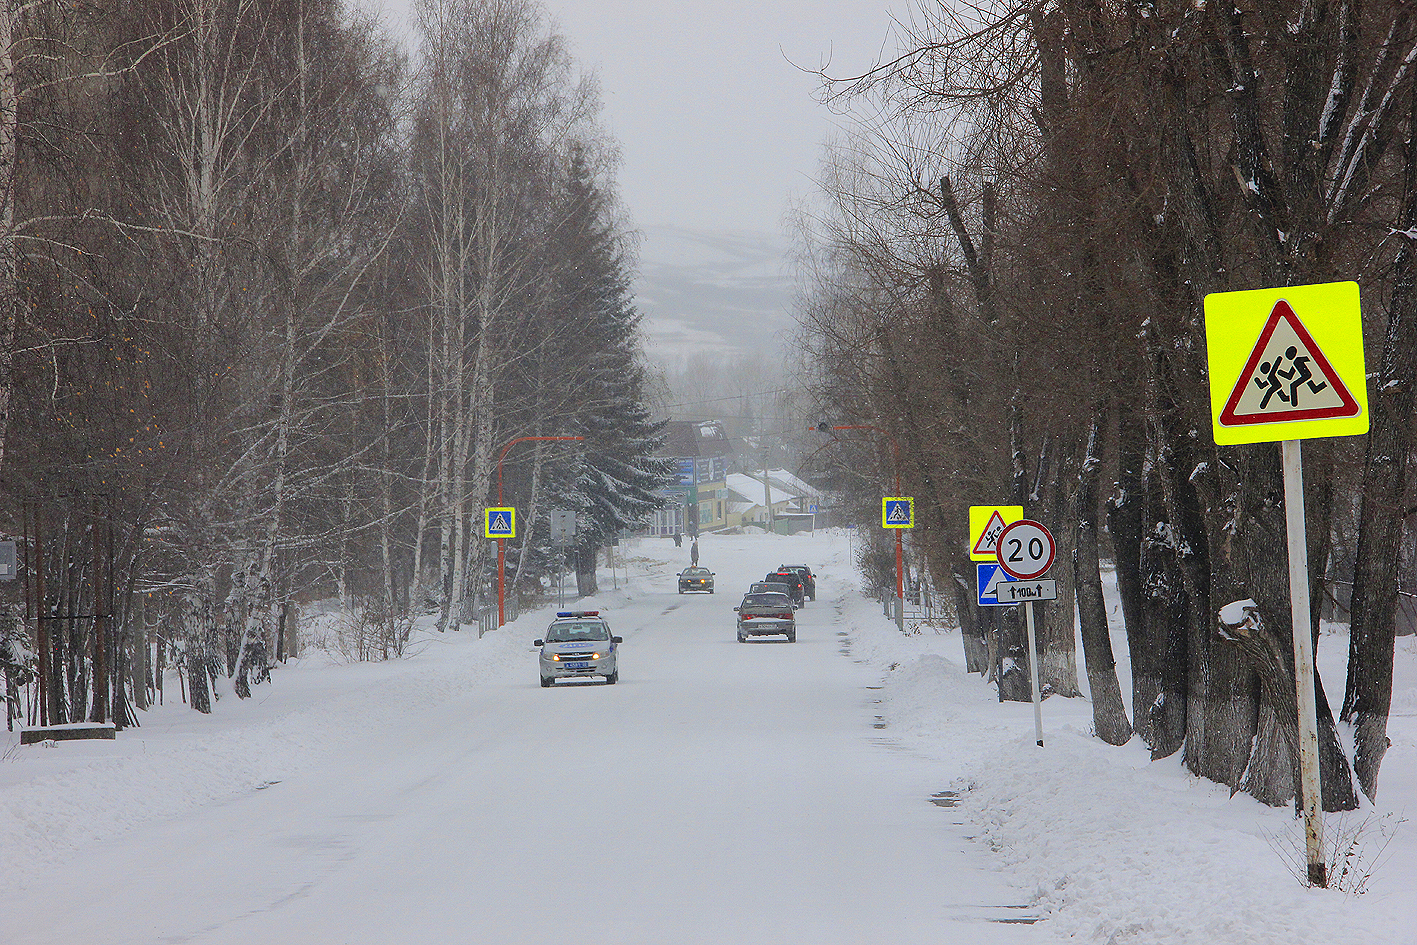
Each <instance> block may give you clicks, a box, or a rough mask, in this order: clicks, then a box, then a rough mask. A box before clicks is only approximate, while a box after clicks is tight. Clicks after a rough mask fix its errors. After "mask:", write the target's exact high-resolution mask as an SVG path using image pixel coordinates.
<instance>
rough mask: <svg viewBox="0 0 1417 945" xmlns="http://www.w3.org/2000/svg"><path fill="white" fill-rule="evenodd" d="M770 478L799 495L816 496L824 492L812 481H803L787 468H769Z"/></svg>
mask: <svg viewBox="0 0 1417 945" xmlns="http://www.w3.org/2000/svg"><path fill="white" fill-rule="evenodd" d="M768 478H769V479H771V480H772V482H773V484H774V485H778V486H782V487H783V489H785V490H786V491H788V492H791V493H794V494H796V495H799V496H811V497H813V498H815V497H817V496H820V495H821V494H822V490H820V489H818V488H817V487H816V486H813V485H812V484H810V483H807V482H803V481H802V480H801V479H798V478H797V477H796V476H794V475H792V473H790V472H788V471H787V470H785V469H769V470H768Z"/></svg>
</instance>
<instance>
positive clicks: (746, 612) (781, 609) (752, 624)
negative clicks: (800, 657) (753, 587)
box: [733, 594, 797, 643]
mask: <svg viewBox="0 0 1417 945" xmlns="http://www.w3.org/2000/svg"><path fill="white" fill-rule="evenodd" d="M733 609H734V610H736V611H738V642H739V643H747V642H748V638H749V637H761V636H774V635H776V634H779V633H781V634H784V635H785V636H786V637H787V642H788V643H796V642H797V618H796V616H795V615H794V614H793V613H792V600H791V598H789V597H788V596H787V595H786V594H745V595H743V603H741V604H739V605H738V606H737V607H734V608H733Z"/></svg>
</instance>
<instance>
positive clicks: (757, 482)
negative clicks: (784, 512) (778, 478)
mask: <svg viewBox="0 0 1417 945" xmlns="http://www.w3.org/2000/svg"><path fill="white" fill-rule="evenodd" d="M769 478H770V479H771V477H769ZM723 484H724V485H725V486H727V487H728V488H729V490H731V491H732V492H734V493H736V494H737V495H739V496H741V497H742V498H744V499H745V500H747V501H749V502H751V503H753V504H754V505H762V504H763V481H762V480H761V479H754V478H753V477H752V476H748V475H745V474H744V473H729V474H728V475H727V476H725V477H724V480H723ZM770 495H771V497H772V504H773V505H777V504H778V503H779V502H791V501H792V500H793V499H795V498H797V495H796V494H795V493H791V492H786V491H784V490H783V489H782V488H780V485H779V484H778V483H773V484H772V490H771V493H770Z"/></svg>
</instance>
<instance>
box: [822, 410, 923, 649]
mask: <svg viewBox="0 0 1417 945" xmlns="http://www.w3.org/2000/svg"><path fill="white" fill-rule="evenodd" d="M816 429H817V430H819V431H823V432H825V431H826V430H870V431H871V432H872V433H879V434H880V435H881V436H883V437H885V438H886V439H887V440H890V443H891V450H892V452H893V453H894V454H895V494H896V495H900V444H899V443H897V442H896V439H895V436H894V435H893V434H892V433H891V432H890V431H889V430H882V429H881V428H880V427H876V426H872V425H871V424H869V423H847V424H843V425H841V426H835V427H829V426H827V425H826V424H825V423H823V424H821V425H819V426H818V427H817V428H816ZM900 531H901V530H900V529H899V528H897V529H896V530H895V607H896V610H895V620H896V626H897V627H898V628H900V629H901V630H902V631H903V630H904V629H905V551H904V549H903V547H902V545H901V537H900Z"/></svg>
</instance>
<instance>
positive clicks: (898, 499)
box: [881, 496, 915, 528]
mask: <svg viewBox="0 0 1417 945" xmlns="http://www.w3.org/2000/svg"><path fill="white" fill-rule="evenodd" d="M881 527H882V528H914V527H915V500H914V499H913V498H910V497H907V496H887V497H886V498H884V499H882V500H881Z"/></svg>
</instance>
